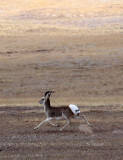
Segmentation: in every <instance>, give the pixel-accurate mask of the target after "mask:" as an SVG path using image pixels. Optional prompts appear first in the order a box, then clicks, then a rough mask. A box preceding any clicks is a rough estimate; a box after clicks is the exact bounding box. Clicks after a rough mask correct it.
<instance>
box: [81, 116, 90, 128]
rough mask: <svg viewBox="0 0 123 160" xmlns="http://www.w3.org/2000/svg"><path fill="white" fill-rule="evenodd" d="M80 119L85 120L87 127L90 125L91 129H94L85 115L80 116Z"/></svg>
mask: <svg viewBox="0 0 123 160" xmlns="http://www.w3.org/2000/svg"><path fill="white" fill-rule="evenodd" d="M80 117H82V118H83V119H84V120H85V122H86V123H87V125H88V126H89V127H92V125H91V124H90V123H89V122H88V120H87V118H86V116H85V115H81V116H79V117H78V118H80Z"/></svg>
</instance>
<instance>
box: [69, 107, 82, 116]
mask: <svg viewBox="0 0 123 160" xmlns="http://www.w3.org/2000/svg"><path fill="white" fill-rule="evenodd" d="M69 108H70V109H71V111H72V112H73V113H74V114H75V115H77V114H78V113H80V110H79V108H78V107H77V106H76V105H75V104H70V105H69Z"/></svg>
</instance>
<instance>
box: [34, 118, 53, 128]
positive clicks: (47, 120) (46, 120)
mask: <svg viewBox="0 0 123 160" xmlns="http://www.w3.org/2000/svg"><path fill="white" fill-rule="evenodd" d="M50 120H51V118H47V119H45V120H44V121H42V122H41V123H40V124H39V125H38V126H37V127H35V128H33V129H34V130H35V129H37V128H39V127H40V126H41V125H42V124H43V123H46V122H49V121H50Z"/></svg>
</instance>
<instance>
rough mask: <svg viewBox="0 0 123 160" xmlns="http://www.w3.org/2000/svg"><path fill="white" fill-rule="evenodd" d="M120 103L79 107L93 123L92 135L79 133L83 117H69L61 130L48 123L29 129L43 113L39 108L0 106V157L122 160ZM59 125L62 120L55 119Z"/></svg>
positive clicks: (19, 159)
mask: <svg viewBox="0 0 123 160" xmlns="http://www.w3.org/2000/svg"><path fill="white" fill-rule="evenodd" d="M121 107H122V106H120V105H115V106H113V105H110V106H97V107H94V106H93V107H87V106H83V107H80V108H81V111H83V110H84V109H85V108H86V109H88V111H87V112H84V114H85V115H86V117H87V119H88V120H89V122H90V123H91V124H92V125H93V127H92V131H93V133H92V134H88V133H83V132H80V131H79V129H78V127H79V126H80V125H82V124H85V122H84V120H79V121H78V120H77V121H75V120H72V122H73V123H72V124H71V126H68V127H67V128H66V129H65V130H64V131H63V132H59V128H58V127H52V126H50V125H49V124H47V125H44V126H42V127H41V128H39V129H38V130H36V131H33V128H34V127H35V126H36V125H37V124H38V123H40V121H42V120H43V119H44V118H45V116H44V113H43V109H41V107H36V106H34V107H23V106H22V107H21V106H20V107H1V108H0V159H1V160H22V159H23V160H34V159H37V160H39V159H43V160H47V159H49V160H50V159H54V160H57V159H60V160H68V159H71V160H75V159H77V160H81V159H83V160H122V159H123V154H122V151H123V123H122V122H123V116H122V115H123V111H121V110H120V108H121ZM58 123H59V124H60V126H63V124H64V123H65V122H64V121H62V122H61V121H60V122H58Z"/></svg>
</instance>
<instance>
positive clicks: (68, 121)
mask: <svg viewBox="0 0 123 160" xmlns="http://www.w3.org/2000/svg"><path fill="white" fill-rule="evenodd" d="M62 115H63V117H64V118H65V119H66V120H67V124H65V125H64V126H63V127H62V128H60V131H63V129H64V128H65V127H67V126H68V125H69V124H70V123H71V121H70V119H69V118H68V117H66V116H65V115H64V114H62Z"/></svg>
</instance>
